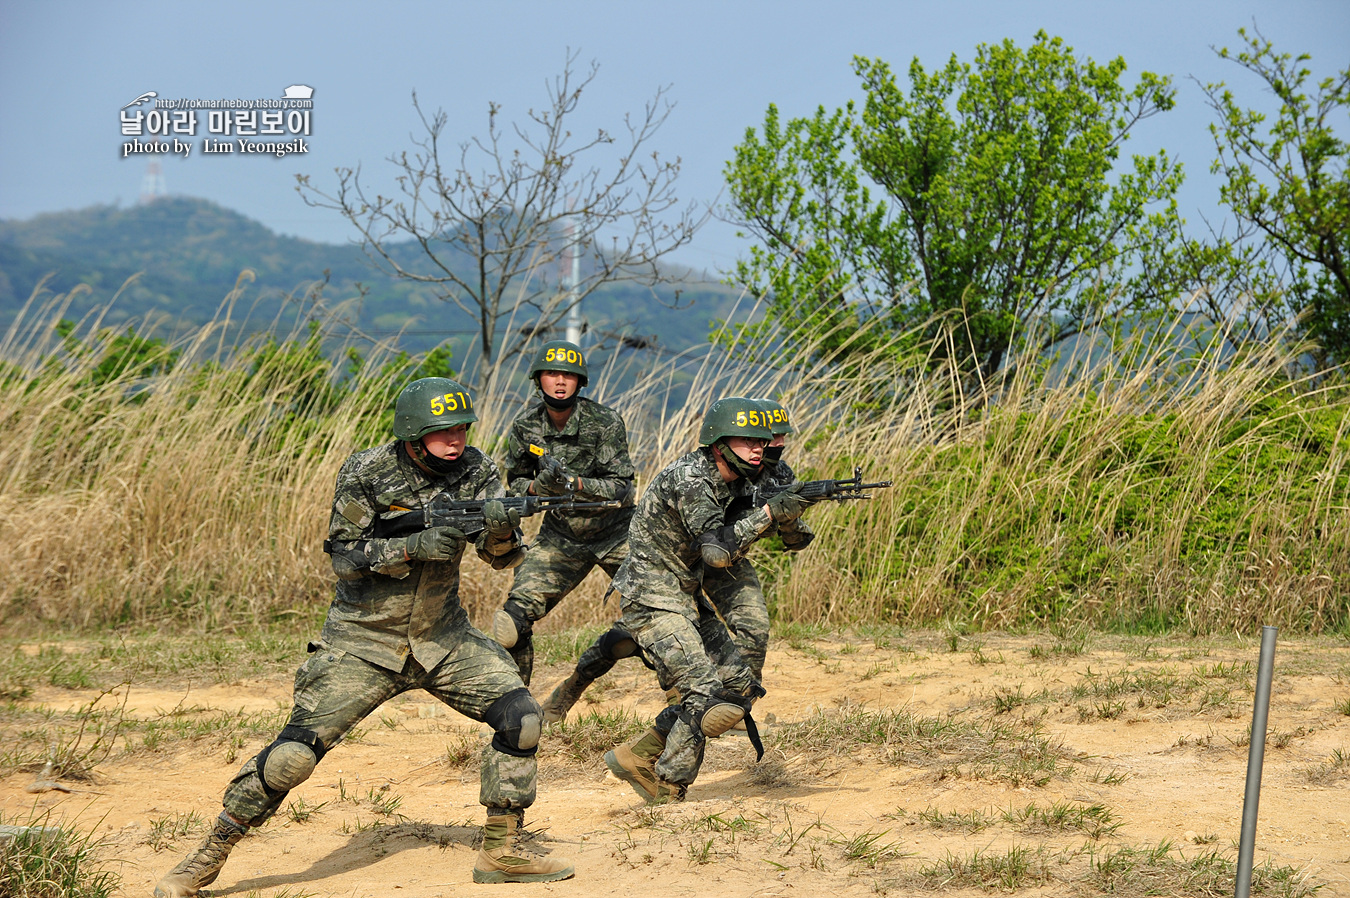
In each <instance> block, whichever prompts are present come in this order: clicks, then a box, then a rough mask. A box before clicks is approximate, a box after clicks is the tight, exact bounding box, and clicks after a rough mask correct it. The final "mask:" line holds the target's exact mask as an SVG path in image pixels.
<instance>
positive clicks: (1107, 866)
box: [1082, 841, 1320, 898]
mask: <svg viewBox="0 0 1350 898" xmlns="http://www.w3.org/2000/svg"><path fill="white" fill-rule="evenodd" d="M1087 851H1088V852H1089V865H1088V868H1089V869H1088V874H1087V876H1086V877H1085V878H1084V879H1083V880H1082V883H1083V884H1084V885H1086V886H1088V887H1089V888H1091V889H1092V890H1093V893H1094V894H1102V893H1110V894H1112V895H1118V896H1122V898H1135V896H1140V898H1142V896H1146V895H1196V896H1204V898H1211V896H1212V898H1225V896H1228V895H1231V894H1232V893H1233V882H1234V880H1235V878H1236V876H1237V864H1236V863H1235V862H1234V861H1232V860H1229V859H1228V858H1227V857H1225V856H1223V855H1222V854H1220V853H1219V851H1218V850H1217V849H1216V850H1211V851H1208V852H1204V853H1201V854H1197V855H1195V856H1193V857H1189V858H1188V857H1186V856H1185V855H1184V854H1183V853H1182V852H1181V850H1180V849H1178V848H1176V847H1175V846H1174V845H1173V844H1172V843H1171V842H1168V841H1163V842H1159V843H1158V844H1156V845H1153V846H1143V847H1140V848H1119V849H1115V850H1107V851H1103V852H1101V853H1100V854H1098V853H1094V852H1093V851H1092V849H1091V848H1090V847H1089V848H1088V849H1087ZM1319 888H1320V886H1318V885H1313V884H1310V883H1309V882H1308V881H1307V878H1306V877H1305V876H1304V875H1303V874H1302V873H1301V872H1300V871H1298V870H1296V869H1294V868H1293V867H1287V866H1282V867H1277V866H1274V865H1273V864H1270V863H1266V864H1263V865H1262V866H1260V867H1257V868H1255V869H1253V870H1252V894H1253V895H1270V896H1275V898H1308V896H1311V895H1313V894H1315V893H1316V892H1317V891H1318V889H1319Z"/></svg>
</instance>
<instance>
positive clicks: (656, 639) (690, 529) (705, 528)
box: [605, 398, 810, 802]
mask: <svg viewBox="0 0 1350 898" xmlns="http://www.w3.org/2000/svg"><path fill="white" fill-rule="evenodd" d="M772 439H773V434H772V432H771V430H770V428H769V426H768V422H767V420H766V415H765V414H764V411H763V410H762V408H761V406H760V405H759V404H758V402H756V401H755V400H752V399H740V398H728V399H719V400H718V401H717V402H715V403H713V405H712V407H711V408H709V409H708V412H707V414H706V415H705V416H704V419H703V427H702V429H701V431H700V433H699V446H700V448H698V449H696V450H694V451H693V452H690V453H688V454H687V455H684V456H682V457H680V458H679V459H677V460H676V461H674V462H673V463H672V464H671V465H670V466H669V467H667V468H666V469H665V470H663V471H662V472H661V473H660V474H658V475H657V476H656V478H655V479H654V480H653V481H652V484H651V486H650V487H649V488H648V489H647V492H646V493H645V494H644V495H643V497H642V500H641V501H640V502H639V503H638V506H637V510H636V512H635V513H634V515H633V520H632V523H631V525H630V526H629V530H628V558H627V560H625V561H624V563H623V565H622V566H621V567H620V568H619V572H618V574H616V575H615V577H614V588H615V590H616V591H617V592H618V593H619V594H620V595H621V596H622V602H621V606H620V607H621V608H622V609H623V618H622V619H621V620H620V621H619V628H620V629H621V630H623V631H626V632H627V633H630V634H632V637H633V638H634V639H636V641H637V643H638V645H639V646H641V649H642V652H643V654H644V655H645V656H646V657H647V659H648V660H650V661H651V662H652V663H653V664H654V665H655V667H656V672H657V676H658V677H659V678H660V680H661V683H662V685H673V686H674V688H675V689H676V690H677V691H678V693H679V697H680V702H679V704H677V705H670V706H668V707H667V708H665V709H664V710H663V711H662V712H661V713H660V714H659V715H657V718H656V722H655V725H654V726H653V727H652V728H651V729H649V730H648V731H647V732H646V733H644V734H643V735H642V737H641V738H639V739H638V740H637V741H636V742H634V743H633V744H632V745H626V746H620V747H619V748H616V749H614V750H613V751H610V752H608V753H607V754H606V755H605V763H606V764H607V765H608V766H609V769H610V770H611V771H613V773H614V775H615V776H617V777H619V778H620V779H622V780H624V781H626V782H627V783H629V784H630V785H631V786H632V787H633V788H634V790H635V791H637V793H638V794H639V795H641V796H642V797H643V798H645V799H647V800H648V801H650V802H664V801H680V800H682V799H683V798H684V796H685V792H686V790H687V789H688V788H689V786H690V784H692V783H693V782H694V779H695V778H696V777H697V776H698V770H699V767H700V766H701V765H702V763H703V752H704V747H705V740H706V739H708V738H710V737H714V736H719V735H721V734H722V733H724V732H726V731H727V730H728V729H730V728H731V727H732V726H735V725H736V723H738V722H739V721H741V720H742V719H744V718H745V717H746V715H747V714H748V713H749V711H750V707H751V705H752V704H753V703H754V701H755V699H757V698H758V697H759V696H761V695H763V694H764V690H763V688H761V686H760V685H759V682H758V681H757V679H756V678H755V676H754V674H753V672H752V671H751V670H750V668H749V667H748V666H747V665H746V663H745V661H744V660H743V659H742V658H741V655H740V653H739V652H738V651H737V650H736V647H735V645H734V643H732V641H731V637H730V634H728V633H727V629H726V626H725V625H724V624H723V623H722V622H721V621H720V620H719V619H718V618H717V615H716V613H715V612H714V610H713V609H712V608H711V607H709V605H708V603H707V602H706V601H704V600H703V599H702V597H701V586H702V580H703V577H704V575H705V571H707V570H708V569H722V568H727V567H729V566H730V565H731V564H732V563H733V560H734V559H735V558H737V557H738V556H739V555H740V554H741V553H742V552H743V551H744V550H745V548H746V547H747V546H749V545H750V544H751V543H752V542H754V541H755V540H756V539H758V538H759V537H760V536H761V535H762V534H763V533H764V532H765V531H767V530H768V529H769V527H771V526H772V525H773V524H775V523H780V524H781V523H784V522H787V521H793V520H796V519H797V518H798V517H800V516H801V514H802V512H803V511H804V510H805V509H806V507H807V506H808V505H809V504H810V503H809V502H808V501H807V500H805V499H803V498H802V497H801V496H800V495H798V494H797V492H796V491H795V489H794V488H792V487H790V488H788V489H787V490H784V491H783V492H781V493H778V494H777V495H775V496H774V497H773V498H772V499H771V500H769V501H768V503H766V504H765V505H763V506H761V507H759V508H756V509H753V510H751V511H749V512H748V513H747V514H745V515H743V516H741V517H740V518H739V519H737V520H735V521H734V522H730V521H728V518H727V509H728V507H729V506H730V505H731V503H732V501H733V500H734V499H735V498H736V496H737V493H736V491H733V489H732V484H733V483H734V482H735V481H737V480H739V479H742V478H747V479H748V478H753V477H755V476H756V475H757V474H758V472H759V470H760V462H761V460H762V458H763V454H764V448H765V446H767V445H768V444H769V443H770V442H771V441H772Z"/></svg>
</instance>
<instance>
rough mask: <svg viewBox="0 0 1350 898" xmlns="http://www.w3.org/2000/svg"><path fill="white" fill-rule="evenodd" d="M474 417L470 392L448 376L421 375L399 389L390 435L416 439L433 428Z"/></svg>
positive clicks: (469, 421)
mask: <svg viewBox="0 0 1350 898" xmlns="http://www.w3.org/2000/svg"><path fill="white" fill-rule="evenodd" d="M477 420H478V415H477V414H476V413H475V412H474V410H473V395H472V394H470V393H469V390H468V388H467V387H465V386H464V385H463V384H461V383H459V382H458V381H454V380H451V379H450V378H448V377H424V378H422V379H421V380H415V381H413V382H412V383H410V384H408V385H407V386H406V387H404V388H403V392H401V393H399V394H398V400H397V401H396V402H395V403H394V436H395V437H396V438H398V439H400V440H407V441H408V442H416V441H417V440H420V439H422V437H424V436H426V435H427V434H429V433H432V432H434V431H437V430H448V429H450V428H451V427H455V426H456V425H459V424H472V423H473V422H474V421H477Z"/></svg>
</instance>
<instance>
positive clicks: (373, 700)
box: [155, 377, 573, 898]
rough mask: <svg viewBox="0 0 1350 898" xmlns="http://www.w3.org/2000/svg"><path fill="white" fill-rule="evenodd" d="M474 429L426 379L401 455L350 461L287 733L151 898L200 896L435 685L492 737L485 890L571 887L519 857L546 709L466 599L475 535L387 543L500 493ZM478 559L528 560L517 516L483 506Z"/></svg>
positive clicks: (400, 428)
mask: <svg viewBox="0 0 1350 898" xmlns="http://www.w3.org/2000/svg"><path fill="white" fill-rule="evenodd" d="M477 420H478V416H477V415H476V414H475V413H474V411H473V400H472V398H471V397H470V395H469V392H468V391H467V390H466V389H465V388H464V387H462V386H461V385H459V384H458V383H456V382H455V381H452V380H449V379H446V378H439V377H429V378H424V379H422V380H418V381H414V382H413V383H411V384H409V385H408V386H407V387H405V388H404V390H403V392H402V393H400V394H399V397H398V400H397V402H396V404H395V411H394V436H395V437H396V438H397V439H395V440H394V442H392V443H388V444H386V445H384V446H378V447H376V448H374V449H367V450H364V451H361V452H357V453H355V454H354V455H352V456H351V457H350V458H348V459H347V461H346V462H345V463H344V464H343V466H342V469H341V471H340V472H339V473H338V477H337V487H336V489H335V491H334V496H333V511H332V516H331V517H330V519H329V525H328V535H329V539H328V542H327V543H325V550H326V551H328V552H329V554H330V555H331V556H332V562H333V569H334V571H335V572H336V573H337V576H338V583H337V592H336V595H335V596H334V598H333V603H332V605H331V606H330V608H329V610H328V618H327V620H326V621H325V623H324V627H323V632H322V634H321V635H320V636H319V639H318V640H317V641H315V642H311V643H310V645H309V649H310V655H309V658H308V659H307V660H306V661H305V663H304V664H302V665H301V666H300V669H299V670H298V671H297V672H296V675H295V699H294V708H293V710H292V711H291V717H290V721H289V722H288V723H287V724H286V726H285V727H284V728H283V729H282V731H281V734H280V735H279V736H278V737H277V738H276V740H275V741H274V742H272V744H271V745H269V746H267V747H266V748H264V749H263V750H262V751H261V752H259V753H258V755H257V756H256V757H254V758H252V759H250V760H249V761H248V762H247V763H245V764H244V766H243V767H242V768H241V769H240V771H239V773H238V774H236V775H235V777H234V779H233V780H231V782H230V784H229V786H228V787H227V788H226V790H225V798H224V805H225V810H224V812H223V813H221V815H220V816H219V818H217V820H216V821H215V826H214V829H213V830H212V831H211V833H210V834H209V835H208V836H207V837H206V841H205V842H203V843H202V845H201V847H200V848H198V849H197V850H196V851H194V852H193V853H192V854H190V855H188V857H187V858H186V859H184V860H183V862H182V863H180V864H179V865H178V866H177V867H175V868H174V869H173V870H172V871H171V872H170V873H169V874H168V875H167V876H165V877H164V878H163V879H162V880H160V882H159V885H157V886H156V887H155V895H156V896H157V898H184V896H192V895H196V894H198V891H199V890H200V889H201V888H202V887H203V886H205V885H208V884H210V883H211V882H213V881H215V879H216V877H217V876H218V875H219V874H220V870H221V867H222V866H223V865H224V863H225V858H226V856H227V855H228V854H229V852H230V849H232V848H233V847H234V845H235V844H236V843H237V842H238V841H239V840H240V839H241V838H242V837H243V836H244V834H245V833H246V832H248V830H249V828H251V827H254V826H258V825H259V824H261V823H263V822H264V821H266V820H267V819H268V818H269V817H271V816H272V815H273V814H274V813H276V811H277V809H278V808H279V807H280V806H281V803H282V802H283V801H284V800H285V798H286V794H287V792H289V791H290V790H291V789H294V788H295V787H297V786H299V785H300V784H301V783H303V782H304V781H305V780H306V779H308V778H309V776H310V774H311V773H313V771H314V768H315V766H316V765H317V764H318V763H319V762H320V761H321V760H323V757H324V755H325V754H326V753H327V752H329V751H331V750H332V749H333V747H334V746H335V745H337V743H338V742H340V741H341V740H342V737H343V735H344V734H346V733H347V731H348V730H350V729H351V728H352V727H354V726H355V725H356V724H357V723H359V722H360V721H361V720H362V719H363V718H365V717H366V715H368V714H370V713H371V712H372V711H374V710H375V709H376V708H377V707H378V706H379V705H380V704H381V703H382V702H385V701H387V700H388V699H391V698H393V697H394V696H396V695H398V694H400V693H402V692H406V691H408V690H410V689H425V690H426V691H427V692H429V693H431V694H432V695H433V696H435V697H436V698H438V699H440V700H441V701H443V702H445V703H446V704H447V705H449V706H450V707H452V708H454V709H455V710H457V711H459V712H460V713H462V714H464V715H466V716H467V717H470V718H472V719H473V720H477V721H481V722H484V723H486V724H488V725H489V726H490V727H492V729H493V730H494V732H495V735H494V736H493V738H492V741H491V742H490V743H489V744H488V745H486V746H484V748H483V753H482V764H481V770H480V773H481V787H480V793H479V801H481V802H482V803H483V805H484V806H485V807H486V808H487V823H486V825H485V826H484V827H483V847H482V850H481V851H479V853H478V858H477V861H476V862H475V864H474V869H473V878H474V881H475V882H541V881H551V880H556V879H566V878H567V877H569V876H571V875H572V872H573V869H572V866H571V865H570V864H568V863H567V862H565V861H562V860H557V859H549V858H541V857H529V856H524V855H523V854H522V853H521V852H520V851H518V850H517V849H516V848H515V846H514V843H515V841H516V840H515V836H516V834H517V833H518V831H519V828H520V825H521V822H522V818H523V815H524V812H525V809H526V808H527V807H529V806H530V805H531V804H532V803H533V802H534V798H535V779H536V772H537V766H536V762H535V751H536V748H537V745H538V742H539V731H540V712H539V706H538V705H537V704H536V703H535V701H534V699H533V698H531V697H530V693H529V690H528V689H526V688H525V684H524V683H522V682H521V680H520V675H519V673H518V672H517V671H516V666H515V664H513V663H512V661H511V658H510V657H509V656H508V655H507V654H506V652H505V651H503V650H502V647H501V646H500V645H498V644H497V643H496V642H495V641H494V640H492V639H491V638H489V637H488V636H486V635H484V634H483V633H481V632H479V631H478V630H476V629H474V627H473V626H472V625H471V624H470V623H469V619H468V616H467V615H466V614H465V612H464V609H463V608H462V607H460V603H459V565H460V560H461V558H462V556H463V554H464V548H465V544H466V542H467V539H468V537H466V535H465V533H464V532H462V531H460V530H458V529H456V528H454V527H447V526H439V527H430V528H428V529H425V530H420V531H417V532H414V533H413V534H412V535H409V536H400V537H386V538H382V537H380V536H378V535H377V533H379V532H380V526H379V524H380V522H381V521H382V520H387V519H388V518H390V517H391V516H394V515H398V514H399V513H401V512H405V511H406V510H408V509H422V508H426V507H427V506H428V505H429V504H430V503H431V501H432V499H433V498H434V497H436V496H437V495H438V494H441V493H444V492H448V493H449V494H450V496H451V497H452V498H453V499H456V500H469V499H478V500H484V499H488V500H492V499H499V498H500V497H501V496H502V495H503V490H502V485H501V479H500V477H499V476H498V473H497V468H496V465H494V464H493V462H492V460H491V459H489V458H488V457H487V456H485V455H483V454H482V453H481V452H479V451H478V450H477V449H475V448H473V447H472V446H468V445H467V440H468V430H469V425H470V424H471V423H473V422H474V421H477ZM483 520H484V523H485V528H484V529H483V531H482V532H481V533H479V534H477V536H476V538H475V539H474V548H475V550H476V551H477V553H478V556H479V557H480V558H481V559H483V560H484V561H486V562H487V563H488V564H490V565H491V566H492V567H493V568H495V569H503V568H508V567H512V566H513V565H515V564H518V563H519V560H520V556H521V554H522V551H521V548H520V546H521V537H520V532H519V530H518V529H517V527H516V525H517V524H519V522H520V516H519V514H518V513H515V512H513V511H509V510H508V509H506V507H505V506H504V505H503V503H502V502H500V501H488V502H486V503H485V505H484V507H483Z"/></svg>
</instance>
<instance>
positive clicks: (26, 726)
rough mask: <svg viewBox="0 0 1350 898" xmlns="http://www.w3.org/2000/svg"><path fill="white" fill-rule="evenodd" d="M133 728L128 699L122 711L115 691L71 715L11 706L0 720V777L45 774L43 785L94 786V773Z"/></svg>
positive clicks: (97, 698) (105, 692)
mask: <svg viewBox="0 0 1350 898" xmlns="http://www.w3.org/2000/svg"><path fill="white" fill-rule="evenodd" d="M109 698H111V701H109V702H105V701H104V699H109ZM128 722H129V718H127V716H126V698H125V693H124V695H123V699H122V704H121V705H118V704H116V697H115V696H113V694H112V690H106V691H104V692H101V693H99V694H98V695H97V696H95V697H94V698H93V699H91V700H90V701H88V702H86V703H85V704H84V705H82V706H81V707H80V708H78V709H77V710H75V711H72V712H64V713H58V712H56V711H53V710H51V709H50V708H28V707H27V706H22V705H16V704H13V703H11V704H9V705H6V706H5V709H4V713H3V714H2V715H0V743H3V744H4V745H5V748H4V749H3V750H0V776H5V775H8V774H10V773H14V772H15V771H19V770H31V771H38V770H40V771H42V773H41V776H42V778H44V779H57V778H62V779H71V780H89V779H90V778H91V777H92V775H93V769H94V767H95V766H97V765H98V764H99V763H101V762H103V761H104V760H106V759H107V758H108V756H109V755H110V754H112V752H113V749H114V748H115V747H116V745H117V743H118V738H119V736H120V735H121V734H122V731H123V729H124V727H125V726H126V724H127V723H128Z"/></svg>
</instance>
